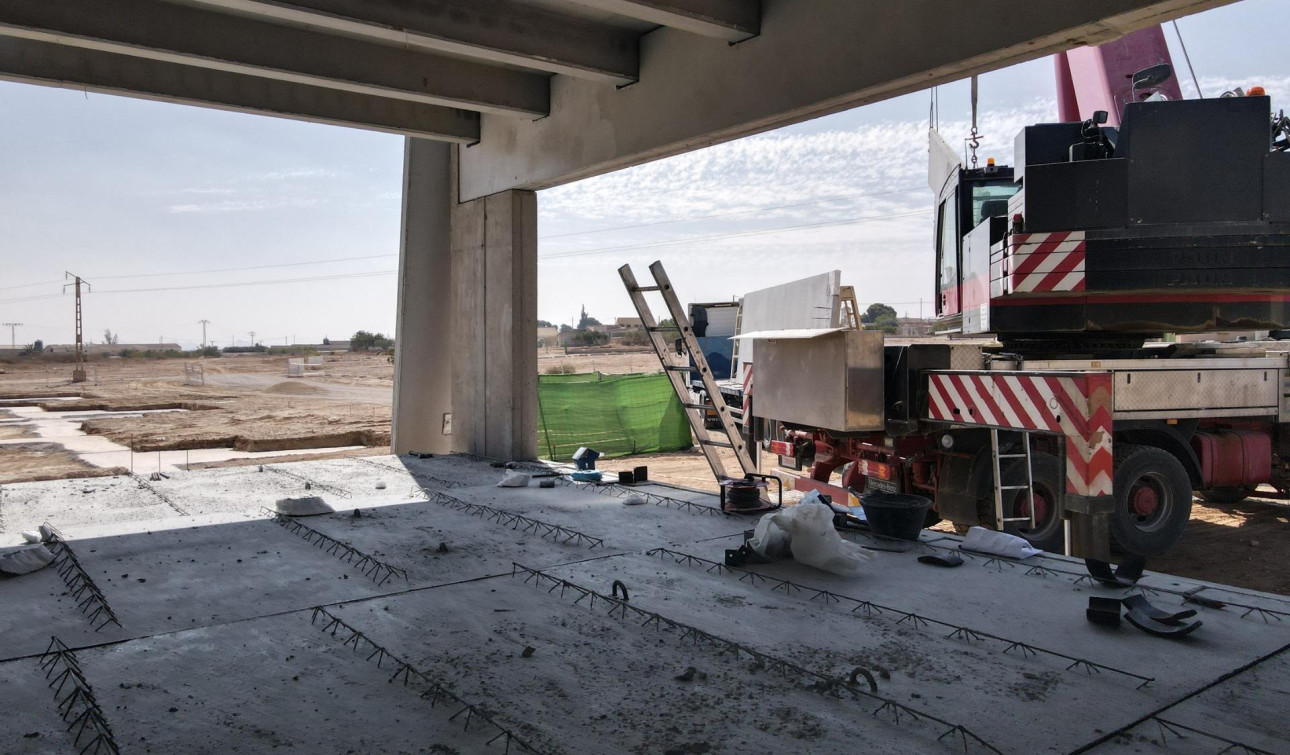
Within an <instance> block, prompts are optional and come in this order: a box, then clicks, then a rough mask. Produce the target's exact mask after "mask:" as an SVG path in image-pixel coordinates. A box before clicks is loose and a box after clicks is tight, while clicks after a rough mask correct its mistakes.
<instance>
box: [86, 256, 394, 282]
mask: <svg viewBox="0 0 1290 755" xmlns="http://www.w3.org/2000/svg"><path fill="white" fill-rule="evenodd" d="M397 256H399V255H397V254H370V255H367V256H364V257H338V258H336V259H330V260H310V261H308V262H280V263H277V264H274V265H252V266H249V267H219V268H214V269H211V270H184V271H178V272H171V273H138V274H135V275H100V276H97V278H98V279H99V280H120V279H122V278H160V277H164V276H170V275H204V274H206V273H236V272H241V271H243V270H268V269H269V268H273V267H300V266H302V265H328V264H331V263H333V262H354V261H356V260H377V259H386V258H389V257H397Z"/></svg>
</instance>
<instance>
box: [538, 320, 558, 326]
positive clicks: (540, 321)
mask: <svg viewBox="0 0 1290 755" xmlns="http://www.w3.org/2000/svg"><path fill="white" fill-rule="evenodd" d="M537 326H538V327H539V328H554V327H555V326H554V325H552V324H551V323H549V322H547V321H546V320H538V324H537Z"/></svg>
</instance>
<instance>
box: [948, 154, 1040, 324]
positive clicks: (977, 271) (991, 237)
mask: <svg viewBox="0 0 1290 755" xmlns="http://www.w3.org/2000/svg"><path fill="white" fill-rule="evenodd" d="M1020 188H1021V187H1020V185H1019V184H1017V183H1016V182H1014V181H1013V175H1012V168H1010V167H1007V166H999V165H995V164H994V158H990V159H989V160H988V161H987V163H986V165H985V167H983V168H961V167H960V168H957V169H956V170H954V171H952V172H951V173H950V174H949V176H948V177H947V178H946V179H945V182H944V184H943V185H942V186H941V187H940V189H939V192H938V195H937V198H936V288H937V298H936V316H937V332H938V333H981V332H985V331H987V330H988V329H989V324H990V323H989V314H990V306H989V305H990V248H991V247H992V246H993V245H995V244H997V243H999V242H1001V241H1002V240H1003V237H1004V234H1005V232H1006V230H1007V223H1008V202H1009V200H1011V199H1012V197H1013V196H1014V195H1015V194H1016V193H1017V192H1018V190H1019V189H1020Z"/></svg>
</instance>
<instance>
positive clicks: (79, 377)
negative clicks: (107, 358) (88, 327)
mask: <svg viewBox="0 0 1290 755" xmlns="http://www.w3.org/2000/svg"><path fill="white" fill-rule="evenodd" d="M67 278H75V279H76V282H75V283H64V284H63V292H64V293H66V292H67V287H68V286H75V287H76V366H75V367H73V368H72V382H73V383H84V382H85V346H84V344H85V341H84V339H83V338H82V337H81V284H82V283H84V284H85V288H87V289H89V290H91V291H93V290H94V289H92V288H90V284H89V283H88V282H86V281H82V280H81V276H79V275H73V274H72V273H69V272H66V271H64V272H63V279H64V280H66V279H67Z"/></svg>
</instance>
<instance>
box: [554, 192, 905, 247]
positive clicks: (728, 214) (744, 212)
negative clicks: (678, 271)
mask: <svg viewBox="0 0 1290 755" xmlns="http://www.w3.org/2000/svg"><path fill="white" fill-rule="evenodd" d="M926 190H927V189H926V188H925V187H923V186H914V187H910V188H908V189H895V190H893V191H880V192H875V193H862V194H838V195H836V196H832V197H825V198H824V199H815V200H812V201H810V202H799V203H797V204H781V205H774V206H771V207H755V208H753V209H751V210H734V211H732V212H718V213H713V214H711V215H693V216H691V217H688V218H675V219H673V220H657V221H654V222H651V223H636V224H634V225H620V226H615V227H613V228H596V229H594V230H590V231H574V232H572V233H557V234H552V235H550V236H538V240H539V241H541V240H544V239H563V238H568V237H569V236H585V235H588V234H592V233H609V232H610V231H627V230H631V229H633V228H652V227H654V226H659V225H670V224H672V223H689V222H692V221H695V220H711V219H713V218H728V217H732V216H734V215H747V214H749V213H753V212H769V211H771V210H790V209H793V208H796V207H809V206H811V205H817V204H824V203H825V202H836V201H838V200H839V199H857V198H859V197H885V196H889V195H892V194H908V193H910V192H913V191H926Z"/></svg>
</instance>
